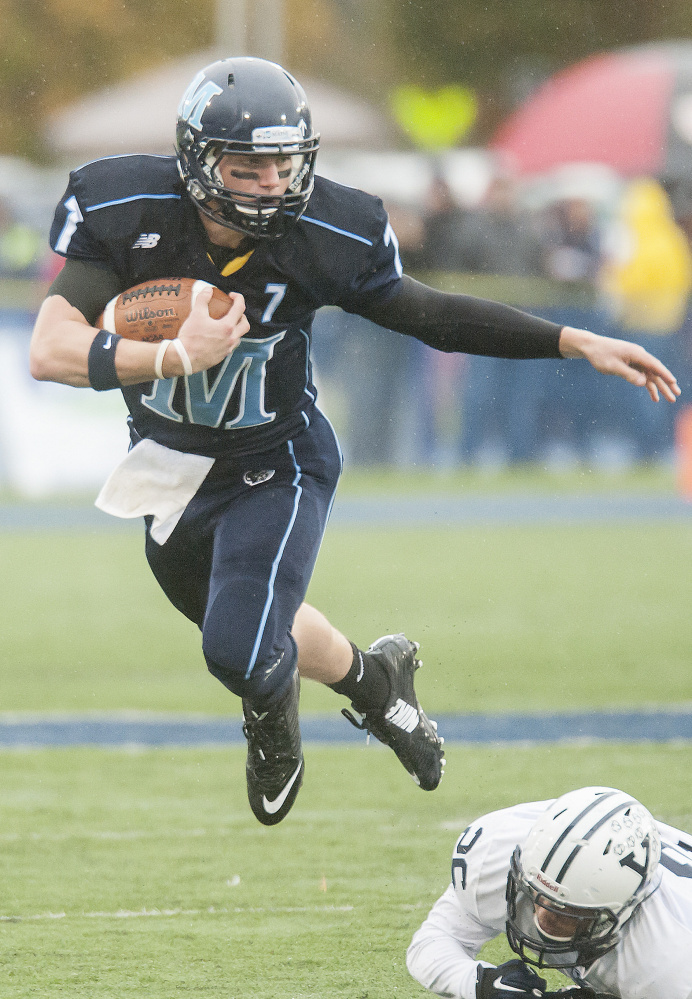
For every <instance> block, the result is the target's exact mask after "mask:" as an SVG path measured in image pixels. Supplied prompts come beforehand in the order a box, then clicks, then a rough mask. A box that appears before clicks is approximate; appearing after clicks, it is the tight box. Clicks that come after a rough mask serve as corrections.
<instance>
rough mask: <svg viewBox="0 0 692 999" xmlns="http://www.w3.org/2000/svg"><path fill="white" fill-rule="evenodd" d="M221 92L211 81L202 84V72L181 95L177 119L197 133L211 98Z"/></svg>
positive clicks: (202, 71)
mask: <svg viewBox="0 0 692 999" xmlns="http://www.w3.org/2000/svg"><path fill="white" fill-rule="evenodd" d="M222 93H223V90H222V89H221V87H219V86H218V85H217V84H216V83H214V81H213V80H207V81H206V83H204V70H201V71H200V72H199V73H198V74H197V76H196V77H195V78H194V80H193V81H192V83H191V84H190V86H189V87H188V88H187V90H186V91H185V93H184V94H183V97H182V100H181V101H180V107H179V108H178V117H179V118H182V119H183V120H184V121H186V122H187V123H188V125H189V126H190V128H195V129H197V131H198V132H199V131H200V129H201V128H202V115H203V114H204V112H205V110H206V109H207V107H208V106H209V103H210V101H211V99H212V97H216V96H217V95H218V94H222Z"/></svg>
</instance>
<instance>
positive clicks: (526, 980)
mask: <svg viewBox="0 0 692 999" xmlns="http://www.w3.org/2000/svg"><path fill="white" fill-rule="evenodd" d="M546 984H547V983H546V980H545V978H539V976H538V975H537V974H536V972H535V971H532V969H531V968H529V967H527V966H526V965H525V964H524V962H523V961H520V960H519V958H514V960H512V961H506V962H505V964H500V965H498V967H497V968H484V967H483V966H482V965H479V966H478V978H477V979H476V999H529V997H531V999H534V997H536V996H540V997H541V999H542V997H543V996H544V995H545V987H546Z"/></svg>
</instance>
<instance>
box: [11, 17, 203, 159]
mask: <svg viewBox="0 0 692 999" xmlns="http://www.w3.org/2000/svg"><path fill="white" fill-rule="evenodd" d="M213 11H214V3H213V0H194V2H191V0H89V2H88V3H84V0H0V23H2V25H3V32H2V39H1V40H0V88H1V90H2V94H3V100H2V103H1V104H0V136H1V138H0V151H1V152H3V153H5V154H15V155H23V156H28V157H30V158H32V159H37V160H42V159H43V158H44V157H45V151H44V150H43V148H42V142H41V129H42V124H43V121H44V119H45V116H46V114H47V113H48V112H50V111H51V110H54V109H55V108H58V107H60V106H61V105H64V104H66V103H69V102H70V101H73V100H76V99H78V98H79V97H81V96H83V95H84V94H85V93H88V92H89V91H91V90H97V89H99V88H103V87H107V86H108V85H109V84H114V83H116V82H118V81H119V80H121V79H124V78H126V77H128V76H130V75H132V74H133V73H137V72H141V71H143V70H146V69H150V68H152V66H155V65H156V64H157V63H161V62H164V61H165V60H166V59H168V58H171V57H175V56H177V55H180V54H182V53H186V52H190V51H194V50H195V48H202V47H204V46H208V45H209V44H210V43H211V41H212V32H213V24H214V17H213Z"/></svg>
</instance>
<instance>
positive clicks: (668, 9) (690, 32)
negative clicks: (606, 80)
mask: <svg viewBox="0 0 692 999" xmlns="http://www.w3.org/2000/svg"><path fill="white" fill-rule="evenodd" d="M382 3H383V4H384V5H385V6H386V8H387V10H388V13H389V24H390V25H391V30H392V32H393V38H394V47H395V49H396V51H397V53H398V55H399V59H398V61H397V67H396V73H397V76H398V77H400V82H411V79H412V77H415V79H416V80H417V81H418V82H420V83H423V84H424V85H427V86H429V87H431V88H432V87H439V86H441V85H443V84H447V83H450V82H458V83H463V84H467V85H471V86H473V87H475V88H476V89H477V90H478V92H479V95H480V97H481V101H482V104H483V106H484V114H483V115H482V117H481V121H480V133H481V134H480V136H479V138H480V139H482V138H484V137H485V136H486V135H487V133H488V131H489V130H490V129H491V128H492V127H494V126H495V124H496V123H497V122H498V120H499V119H500V118H501V117H503V116H504V115H505V114H506V113H507V112H508V111H509V110H510V109H511V107H512V106H513V105H515V104H516V103H517V102H518V101H519V100H521V99H522V98H524V97H525V96H526V95H527V94H528V93H529V92H530V90H532V89H533V88H534V87H535V86H536V85H538V84H539V83H540V82H542V80H543V79H544V78H545V77H546V76H547V75H549V74H550V73H553V72H556V71H557V70H559V69H561V68H563V67H565V66H567V65H569V64H571V63H574V62H576V61H578V60H579V59H582V58H585V57H587V56H588V55H591V54H592V53H595V52H601V51H604V50H608V49H613V48H621V47H625V46H628V45H636V44H641V43H644V42H650V41H662V40H667V39H679V38H689V37H692V6H690V4H689V2H688V0H666V2H665V3H652V0H618V2H617V3H613V2H612V0H560V2H559V3H550V2H547V0H434V2H431V0H382Z"/></svg>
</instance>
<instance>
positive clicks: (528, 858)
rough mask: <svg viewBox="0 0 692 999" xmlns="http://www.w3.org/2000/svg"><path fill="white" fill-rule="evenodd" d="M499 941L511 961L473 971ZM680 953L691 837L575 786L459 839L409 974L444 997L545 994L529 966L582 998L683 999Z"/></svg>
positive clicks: (691, 917) (619, 795)
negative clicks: (557, 977) (553, 972)
mask: <svg viewBox="0 0 692 999" xmlns="http://www.w3.org/2000/svg"><path fill="white" fill-rule="evenodd" d="M503 931H504V932H506V933H507V939H508V941H509V944H510V946H511V948H512V950H513V951H514V952H515V953H516V954H517V955H518V957H517V958H515V959H514V960H512V961H508V962H506V963H505V964H502V965H500V966H499V967H497V968H496V967H493V966H492V965H489V964H488V963H487V962H485V961H478V960H477V956H478V953H479V951H480V949H481V947H482V946H483V944H485V943H487V942H488V941H489V940H492V939H493V938H494V937H497V936H498V935H499V934H500V933H502V932H503ZM691 954H692V836H691V835H690V834H689V833H685V832H682V831H680V830H679V829H675V828H673V827H672V826H667V825H664V824H663V823H661V822H657V821H656V820H654V819H653V817H652V816H651V815H650V813H649V812H648V811H647V810H646V808H644V806H643V805H642V804H640V802H638V801H637V800H636V799H635V798H632V797H631V796H630V795H628V794H625V793H624V792H622V791H618V790H615V789H613V788H604V787H585V788H581V789H579V790H576V791H570V792H569V793H567V794H565V795H562V797H560V798H557V799H555V800H552V801H538V802H529V803H525V804H520V805H515V806H513V807H511V808H505V809H502V810H500V811H497V812H491V813H490V814H488V815H485V816H483V817H481V818H479V819H477V820H476V821H475V822H473V823H472V824H471V825H470V826H469V827H468V828H467V829H465V830H464V832H463V833H462V834H461V836H460V838H459V840H458V841H457V844H456V847H455V850H454V854H453V858H452V883H451V884H450V886H449V888H448V889H447V891H446V892H445V893H444V894H443V895H442V896H441V897H440V898H439V899H438V900H437V902H436V903H435V905H434V906H433V908H432V909H431V910H430V913H429V914H428V917H427V919H426V920H425V922H424V923H423V925H422V926H421V927H420V929H418V930H417V932H416V933H415V934H414V937H413V940H412V941H411V944H410V946H409V948H408V951H407V958H406V963H407V966H408V969H409V971H410V973H411V974H412V975H413V977H414V978H416V979H417V980H418V981H419V982H420V983H421V984H422V985H423V986H425V988H427V989H429V990H430V991H431V992H434V993H436V994H437V995H440V996H445V997H447V999H508V996H511V997H512V999H528V997H540V996H543V995H551V993H547V992H546V982H545V979H543V978H541V977H540V976H539V974H538V973H537V972H536V971H534V970H533V968H531V967H529V965H533V966H534V967H536V968H539V969H540V968H557V969H559V970H560V971H562V972H563V973H564V974H566V975H568V976H569V977H570V978H571V979H572V980H573V981H574V983H575V985H576V986H577V988H575V989H573V990H568V991H567V993H566V994H567V995H568V996H569V995H570V993H572V994H573V995H574V996H577V995H579V997H580V999H588V995H589V993H591V995H593V994H594V993H595V994H597V995H599V996H603V995H608V996H616V997H621V999H690V997H692V972H691V971H690V955H691ZM560 995H562V996H564V995H565V993H564V992H562V993H560Z"/></svg>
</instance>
